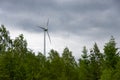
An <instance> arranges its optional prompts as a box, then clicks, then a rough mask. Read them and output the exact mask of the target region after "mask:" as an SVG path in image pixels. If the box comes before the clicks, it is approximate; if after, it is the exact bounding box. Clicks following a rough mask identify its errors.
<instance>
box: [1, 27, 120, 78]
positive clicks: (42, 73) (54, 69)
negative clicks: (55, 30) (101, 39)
mask: <svg viewBox="0 0 120 80" xmlns="http://www.w3.org/2000/svg"><path fill="white" fill-rule="evenodd" d="M79 53H80V55H81V57H80V58H79V60H76V59H75V58H74V56H73V55H72V51H70V50H69V48H67V47H66V48H65V49H64V50H63V52H62V55H61V56H60V54H59V52H57V51H56V50H51V51H50V52H49V53H48V54H49V55H48V56H47V57H45V56H44V55H43V53H41V52H39V53H37V55H36V53H35V52H33V51H32V50H30V49H28V48H27V41H26V40H25V38H24V35H23V34H20V35H19V36H18V37H16V38H15V39H14V40H13V39H11V37H10V33H9V31H8V30H7V29H6V28H5V26H4V25H1V26H0V80H120V54H119V53H120V52H119V48H118V47H117V46H116V41H115V39H114V37H113V36H112V37H110V40H109V41H108V42H107V43H105V45H104V48H103V52H101V51H100V49H99V47H98V46H97V43H95V44H93V48H92V49H91V50H90V51H88V50H87V48H86V46H84V47H83V50H82V51H81V52H79Z"/></svg>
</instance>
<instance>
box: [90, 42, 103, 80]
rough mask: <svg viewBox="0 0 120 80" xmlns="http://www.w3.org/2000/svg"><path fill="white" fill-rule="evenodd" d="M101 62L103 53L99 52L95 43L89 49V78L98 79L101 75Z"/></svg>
mask: <svg viewBox="0 0 120 80" xmlns="http://www.w3.org/2000/svg"><path fill="white" fill-rule="evenodd" d="M102 62H103V54H102V53H101V52H100V50H99V48H98V46H97V44H96V43H95V44H94V47H93V49H92V50H91V51H90V65H89V66H90V73H91V75H90V78H91V80H99V79H100V75H101V68H102Z"/></svg>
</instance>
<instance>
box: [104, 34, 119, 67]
mask: <svg viewBox="0 0 120 80" xmlns="http://www.w3.org/2000/svg"><path fill="white" fill-rule="evenodd" d="M104 55H105V66H106V68H115V65H116V64H117V61H118V57H119V54H118V48H117V47H116V42H115V39H114V37H113V36H111V39H110V40H109V42H108V43H106V45H105V46H104Z"/></svg>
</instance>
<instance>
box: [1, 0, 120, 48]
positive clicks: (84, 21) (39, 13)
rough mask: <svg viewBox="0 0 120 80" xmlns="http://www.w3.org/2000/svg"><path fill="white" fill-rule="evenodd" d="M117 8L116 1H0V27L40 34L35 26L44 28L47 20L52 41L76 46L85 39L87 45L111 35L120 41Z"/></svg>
mask: <svg viewBox="0 0 120 80" xmlns="http://www.w3.org/2000/svg"><path fill="white" fill-rule="evenodd" d="M119 4H120V1H119V0H109V1H108V0H92V1H91V0H1V1H0V23H1V24H5V25H7V27H8V28H14V29H20V30H24V31H26V32H28V33H31V32H32V33H41V32H42V31H41V30H39V28H38V27H37V26H39V25H45V24H46V21H47V19H48V18H49V19H50V23H49V26H48V28H49V32H50V33H51V34H52V35H53V36H54V37H59V38H60V39H62V38H69V39H70V42H76V43H74V45H75V46H76V45H77V43H79V42H80V40H84V39H88V40H84V41H86V43H87V41H100V42H101V41H103V42H104V41H105V40H106V38H107V39H108V38H109V37H110V36H111V35H113V36H115V37H116V38H117V39H119V30H120V22H119V21H120V15H119V14H120V10H119V7H120V6H119ZM75 36H76V37H77V38H75ZM72 38H74V39H72ZM76 39H80V40H76ZM63 41H64V40H63ZM84 41H83V42H84ZM84 43H85V42H84ZM68 44H69V45H70V43H68ZM83 45H84V44H83ZM83 45H82V46H83ZM61 46H62V45H61ZM71 46H72V45H71ZM72 48H74V47H72Z"/></svg>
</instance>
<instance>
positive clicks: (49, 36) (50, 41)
mask: <svg viewBox="0 0 120 80" xmlns="http://www.w3.org/2000/svg"><path fill="white" fill-rule="evenodd" d="M47 35H48V38H49V41H50V43H51V38H50V35H49V32H48V31H47Z"/></svg>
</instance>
